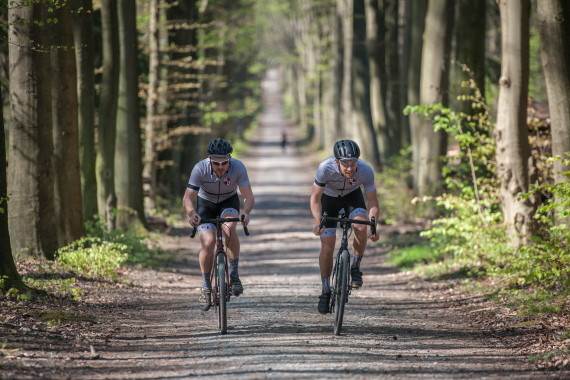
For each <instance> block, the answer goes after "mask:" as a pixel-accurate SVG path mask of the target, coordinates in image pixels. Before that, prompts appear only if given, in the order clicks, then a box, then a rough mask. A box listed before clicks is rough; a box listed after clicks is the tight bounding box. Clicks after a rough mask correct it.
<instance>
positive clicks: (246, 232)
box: [241, 214, 249, 236]
mask: <svg viewBox="0 0 570 380" xmlns="http://www.w3.org/2000/svg"><path fill="white" fill-rule="evenodd" d="M244 221H245V215H243V214H242V215H241V224H242V226H243V232H244V233H245V236H249V230H248V229H247V226H246V225H245V224H244Z"/></svg>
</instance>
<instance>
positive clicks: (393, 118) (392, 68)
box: [384, 0, 402, 157]
mask: <svg viewBox="0 0 570 380" xmlns="http://www.w3.org/2000/svg"><path fill="white" fill-rule="evenodd" d="M384 10H385V14H386V32H385V38H384V41H385V46H386V49H385V51H386V73H387V75H386V79H387V81H386V122H387V125H388V134H389V142H388V151H387V152H386V155H387V157H392V156H394V155H396V154H398V153H399V152H400V149H401V143H402V130H401V126H400V120H401V117H400V115H401V114H402V105H401V104H400V63H401V62H400V60H399V59H398V51H399V50H400V47H399V44H398V35H399V32H398V27H399V26H398V1H397V0H384Z"/></svg>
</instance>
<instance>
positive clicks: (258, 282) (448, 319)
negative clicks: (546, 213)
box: [0, 73, 560, 379]
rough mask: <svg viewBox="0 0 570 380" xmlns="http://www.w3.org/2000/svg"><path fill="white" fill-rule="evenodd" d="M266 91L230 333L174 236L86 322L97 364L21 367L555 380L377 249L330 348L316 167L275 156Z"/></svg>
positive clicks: (191, 246) (184, 231)
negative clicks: (204, 301) (163, 256)
mask: <svg viewBox="0 0 570 380" xmlns="http://www.w3.org/2000/svg"><path fill="white" fill-rule="evenodd" d="M264 92H265V96H264V99H265V111H264V114H263V116H262V119H261V126H260V129H259V130H258V132H257V136H256V137H255V138H254V141H252V142H251V150H250V151H249V153H248V154H247V156H244V157H242V159H243V161H244V162H245V163H246V165H247V167H248V170H249V174H250V179H251V182H252V186H253V190H254V193H255V195H256V201H257V202H256V208H255V210H254V212H253V213H252V222H251V225H250V231H251V236H250V237H244V236H243V233H241V232H240V234H241V235H242V237H241V241H242V252H243V253H242V256H241V257H242V258H241V260H240V272H241V277H242V281H243V283H244V287H245V292H244V294H243V295H242V296H241V297H239V298H235V297H234V298H232V300H231V302H230V304H229V310H228V325H229V331H228V334H227V335H225V336H221V335H219V334H218V332H217V323H216V313H215V311H214V308H212V309H211V310H210V311H209V312H202V311H200V310H199V305H198V304H197V299H198V286H199V284H200V275H199V270H198V263H197V259H196V256H197V255H196V252H197V244H198V242H197V240H192V239H190V238H189V237H188V235H189V232H190V229H189V228H186V227H180V228H179V229H173V230H172V231H171V234H170V235H169V236H164V238H162V240H161V245H162V246H163V248H164V249H166V250H168V251H169V252H170V254H169V258H168V260H167V261H164V262H163V265H162V266H161V267H160V268H158V269H157V270H150V269H147V270H133V271H130V273H129V274H128V276H129V278H130V279H131V280H132V281H133V283H134V285H135V286H133V287H131V288H128V289H124V288H117V289H110V290H107V295H108V297H109V298H110V300H109V301H107V302H106V303H105V304H103V303H100V304H98V305H100V307H101V308H103V309H104V310H107V312H106V313H98V314H99V315H98V316H97V320H98V321H97V322H98V323H97V325H98V326H101V329H103V330H104V331H107V332H106V333H105V334H106V335H105V337H104V338H103V337H100V338H97V339H95V340H92V342H93V348H94V352H95V354H93V353H92V354H91V355H90V354H89V353H87V354H83V353H80V352H78V353H76V354H73V347H71V346H63V345H62V346H61V347H59V348H58V350H60V351H59V352H61V355H55V356H52V359H51V360H49V358H45V359H48V360H39V361H38V360H35V361H34V362H33V363H35V365H33V364H32V362H30V365H31V366H35V367H36V369H37V370H40V372H43V373H44V374H45V375H46V376H47V377H54V378H60V377H69V378H72V379H79V378H89V379H123V378H138V379H141V378H153V379H182V378H188V377H193V376H208V377H215V378H227V379H234V378H295V379H300V378H371V377H383V378H430V379H432V378H454V379H457V378H474V377H475V378H481V377H484V378H505V377H512V378H517V379H521V378H545V377H549V376H551V377H558V376H560V373H556V372H540V371H538V370H536V369H535V367H534V366H532V365H530V364H529V363H528V362H527V360H526V357H525V356H524V355H522V354H517V347H516V346H517V345H518V344H520V342H519V341H518V340H517V336H518V335H519V334H520V331H518V330H516V329H515V330H512V329H511V330H503V331H497V330H493V329H491V328H484V327H481V326H480V325H478V324H477V323H476V319H477V318H476V317H477V315H478V314H480V313H481V310H482V309H484V308H485V306H486V304H485V303H484V301H483V300H482V299H480V298H477V297H470V298H468V297H466V296H461V295H459V296H457V295H454V294H449V293H446V292H445V291H442V290H437V289H436V290H435V296H434V292H433V288H432V287H431V285H429V284H427V283H425V282H422V281H420V280H418V279H416V278H415V277H413V276H412V275H410V274H406V273H402V272H399V271H398V270H396V269H395V268H393V267H391V266H389V265H387V264H385V263H384V258H385V252H384V251H383V249H382V245H380V244H375V245H374V246H372V247H369V249H368V250H367V255H366V257H365V259H364V260H363V271H364V287H363V288H362V289H360V290H358V291H354V292H353V293H352V295H351V298H350V303H349V304H348V305H347V309H346V313H345V322H344V326H343V329H344V330H343V331H344V334H343V335H342V336H339V337H335V336H333V334H332V316H331V315H325V316H322V315H319V314H318V313H317V310H316V306H317V296H318V294H319V292H320V279H319V271H318V247H319V240H318V239H317V238H316V237H315V236H314V235H312V233H311V232H310V230H311V218H310V216H309V211H308V194H309V191H310V187H311V185H312V178H313V174H314V171H315V162H314V157H309V156H307V155H302V154H297V152H296V150H295V149H294V148H288V150H287V151H286V152H285V154H283V153H282V151H281V148H280V146H279V140H280V135H281V131H282V130H283V128H286V122H285V119H284V116H283V112H282V109H281V100H280V96H279V88H278V82H277V77H276V74H275V73H273V75H271V76H269V78H268V80H266V81H265V82H264ZM288 131H289V134H290V135H291V139H294V138H295V136H294V134H295V131H294V130H293V129H290V130H288ZM85 301H86V302H87V303H89V302H90V300H89V299H86V300H85ZM99 302H100V301H99ZM93 303H94V301H93ZM95 329H97V327H95ZM70 352H71V353H70ZM64 356H67V358H64ZM18 373H20V374H23V372H18ZM35 373H36V374H37V371H36V372H35ZM0 374H1V370H0ZM28 374H29V372H28ZM0 377H2V376H0Z"/></svg>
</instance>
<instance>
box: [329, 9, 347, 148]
mask: <svg viewBox="0 0 570 380" xmlns="http://www.w3.org/2000/svg"><path fill="white" fill-rule="evenodd" d="M343 1H344V0H336V7H335V13H334V32H333V33H334V38H333V54H334V66H333V83H334V85H333V86H334V87H333V107H334V109H335V113H334V124H333V128H334V129H333V131H332V133H331V135H332V136H333V137H332V140H333V141H334V140H337V139H339V138H340V137H341V136H342V124H343V120H344V113H343V109H342V102H343V93H342V91H343V89H344V40H343V36H344V33H343V31H344V29H343V28H344V23H343V22H342V20H343V9H344V8H343Z"/></svg>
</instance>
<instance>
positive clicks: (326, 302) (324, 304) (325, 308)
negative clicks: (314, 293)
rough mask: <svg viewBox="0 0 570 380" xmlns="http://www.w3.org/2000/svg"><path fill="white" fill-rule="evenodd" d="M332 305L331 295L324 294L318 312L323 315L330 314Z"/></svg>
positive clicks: (320, 297)
mask: <svg viewBox="0 0 570 380" xmlns="http://www.w3.org/2000/svg"><path fill="white" fill-rule="evenodd" d="M330 303H331V294H330V292H329V293H322V294H321V295H320V296H319V306H318V310H319V313H321V314H327V313H330Z"/></svg>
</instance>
